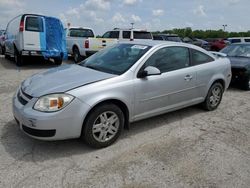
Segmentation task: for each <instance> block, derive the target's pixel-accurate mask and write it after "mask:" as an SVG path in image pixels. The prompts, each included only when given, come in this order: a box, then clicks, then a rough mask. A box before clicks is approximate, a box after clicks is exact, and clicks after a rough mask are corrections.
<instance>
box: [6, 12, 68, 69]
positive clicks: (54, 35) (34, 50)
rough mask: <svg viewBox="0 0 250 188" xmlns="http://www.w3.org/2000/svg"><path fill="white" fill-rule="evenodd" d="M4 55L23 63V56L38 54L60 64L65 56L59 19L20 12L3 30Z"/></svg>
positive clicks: (63, 36) (18, 63)
mask: <svg viewBox="0 0 250 188" xmlns="http://www.w3.org/2000/svg"><path fill="white" fill-rule="evenodd" d="M4 46H5V56H6V57H7V58H8V57H10V56H12V57H14V59H15V63H16V64H17V65H18V66H20V65H22V64H23V57H27V56H40V57H44V58H45V59H49V58H51V59H54V61H55V63H56V64H61V63H62V59H63V58H65V56H67V52H66V39H65V34H64V29H63V25H62V23H61V21H60V20H59V19H57V18H53V17H47V16H42V15H36V14H22V15H19V16H17V17H15V18H13V19H12V20H11V21H10V22H9V23H8V25H7V28H6V31H5V43H4Z"/></svg>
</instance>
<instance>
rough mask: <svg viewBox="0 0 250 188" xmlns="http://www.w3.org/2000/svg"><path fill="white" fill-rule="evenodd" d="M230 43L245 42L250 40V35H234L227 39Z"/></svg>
mask: <svg viewBox="0 0 250 188" xmlns="http://www.w3.org/2000/svg"><path fill="white" fill-rule="evenodd" d="M227 40H228V41H229V42H230V43H245V42H250V37H233V38H228V39H227Z"/></svg>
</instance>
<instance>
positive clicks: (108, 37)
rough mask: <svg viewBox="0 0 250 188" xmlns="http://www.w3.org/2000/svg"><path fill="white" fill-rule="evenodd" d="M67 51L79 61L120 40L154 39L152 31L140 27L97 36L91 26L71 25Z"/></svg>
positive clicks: (116, 30)
mask: <svg viewBox="0 0 250 188" xmlns="http://www.w3.org/2000/svg"><path fill="white" fill-rule="evenodd" d="M66 35H67V39H66V40H67V51H68V54H71V55H72V56H73V58H74V61H75V62H76V63H77V62H79V61H81V60H82V59H83V58H85V57H88V56H90V55H92V54H94V53H95V52H97V51H99V50H100V49H103V48H104V47H106V46H110V45H113V44H115V43H118V42H119V41H137V40H153V36H152V34H151V33H150V32H148V31H145V30H139V29H120V28H115V29H113V30H111V31H107V32H106V33H104V35H103V36H102V38H95V34H94V32H93V30H92V29H90V28H86V27H84V28H82V27H71V28H69V29H67V34H66Z"/></svg>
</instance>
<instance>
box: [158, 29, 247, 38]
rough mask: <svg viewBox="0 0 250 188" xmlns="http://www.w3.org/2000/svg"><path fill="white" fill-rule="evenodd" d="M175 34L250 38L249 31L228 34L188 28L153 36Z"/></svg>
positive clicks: (198, 36) (165, 31) (166, 31)
mask: <svg viewBox="0 0 250 188" xmlns="http://www.w3.org/2000/svg"><path fill="white" fill-rule="evenodd" d="M160 33H161V34H177V35H178V36H179V37H182V38H184V37H190V38H200V39H208V38H230V37H250V31H247V32H228V31H223V30H222V29H220V30H192V29H191V28H190V27H187V28H182V29H177V28H175V29H172V30H164V31H162V32H160V31H155V32H153V34H160Z"/></svg>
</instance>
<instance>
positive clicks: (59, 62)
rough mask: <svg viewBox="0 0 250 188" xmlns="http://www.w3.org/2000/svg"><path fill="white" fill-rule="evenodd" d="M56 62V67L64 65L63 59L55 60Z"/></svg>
mask: <svg viewBox="0 0 250 188" xmlns="http://www.w3.org/2000/svg"><path fill="white" fill-rule="evenodd" d="M54 62H55V64H56V65H61V64H62V59H54Z"/></svg>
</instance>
